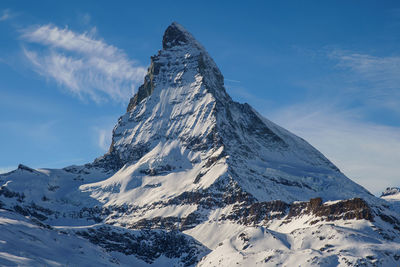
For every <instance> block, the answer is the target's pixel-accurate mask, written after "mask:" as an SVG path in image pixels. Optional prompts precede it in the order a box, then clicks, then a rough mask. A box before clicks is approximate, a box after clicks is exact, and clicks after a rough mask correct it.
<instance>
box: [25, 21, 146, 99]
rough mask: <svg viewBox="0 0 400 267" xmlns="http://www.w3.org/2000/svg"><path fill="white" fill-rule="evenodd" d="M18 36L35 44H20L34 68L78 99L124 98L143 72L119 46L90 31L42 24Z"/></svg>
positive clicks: (141, 78)
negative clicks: (106, 41) (98, 37)
mask: <svg viewBox="0 0 400 267" xmlns="http://www.w3.org/2000/svg"><path fill="white" fill-rule="evenodd" d="M21 37H22V39H23V40H25V41H26V42H27V43H29V45H31V46H32V45H36V47H35V48H32V47H30V48H27V47H26V46H24V48H23V54H24V55H25V57H26V58H27V59H28V60H29V62H30V63H31V64H32V66H33V68H34V70H35V71H36V72H37V73H39V74H40V75H42V76H44V77H46V78H47V79H50V80H54V81H56V82H57V83H58V84H59V85H60V86H62V87H63V88H66V89H67V90H69V91H70V92H71V93H73V94H74V95H76V96H78V97H80V98H81V99H84V98H85V97H89V98H91V99H92V100H94V101H95V102H102V101H104V100H107V99H111V100H113V101H116V102H126V101H127V100H128V99H129V97H130V96H131V95H132V94H133V91H134V88H135V87H136V86H137V85H139V84H140V83H141V82H142V81H143V77H144V75H145V73H146V68H145V67H143V66H140V65H139V64H138V63H137V62H135V61H134V60H131V59H129V58H128V56H127V55H126V54H125V53H124V52H123V51H122V50H121V49H119V48H117V47H115V46H113V45H109V44H107V43H105V42H104V41H103V40H98V39H95V38H94V37H93V36H92V34H91V33H87V32H85V33H76V32H74V31H72V30H70V29H68V28H64V29H61V28H59V27H57V26H54V25H42V26H36V27H31V28H28V29H25V30H24V31H23V33H22V35H21ZM37 45H39V47H37Z"/></svg>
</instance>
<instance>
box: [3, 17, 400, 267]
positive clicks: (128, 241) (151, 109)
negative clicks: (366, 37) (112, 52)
mask: <svg viewBox="0 0 400 267" xmlns="http://www.w3.org/2000/svg"><path fill="white" fill-rule="evenodd" d="M0 186H1V187H0V201H1V202H0V204H1V205H0V206H1V207H2V208H3V210H0V225H2V227H3V228H4V229H7V230H8V231H12V232H15V233H18V234H17V235H9V234H8V232H7V231H0V240H3V241H4V242H0V251H2V252H4V253H3V254H2V253H0V264H11V263H16V264H19V263H21V262H22V265H42V264H46V265H57V264H78V265H79V264H81V265H85V266H99V265H100V266H101V265H105V266H110V265H111V266H113V265H116V266H132V265H134V266H147V265H149V266H166V265H172V266H194V265H198V266H234V265H248V266H255V265H259V266H276V265H283V266H299V265H300V266H315V265H317V266H337V265H340V266H349V265H350V266H359V265H366V266H395V265H396V264H399V263H400V253H399V251H400V215H399V213H398V210H397V208H396V207H395V206H394V205H393V206H392V205H391V204H390V203H389V202H386V201H385V200H383V199H379V198H376V197H375V196H373V195H372V194H370V193H369V192H368V191H367V190H365V189H364V188H363V187H361V186H360V185H358V184H356V183H354V182H353V181H351V180H350V179H348V178H347V177H346V176H345V175H344V174H343V173H341V172H340V170H339V169H338V168H337V167H336V166H334V165H333V164H332V163H331V162H330V161H329V160H328V159H327V158H325V157H324V156H323V155H322V154H321V153H320V152H319V151H317V150H316V149H315V148H313V147H312V146H311V145H310V144H308V143H307V142H306V141H305V140H303V139H301V138H300V137H298V136H296V135H294V134H292V133H290V132H289V131H287V130H285V129H283V128H282V127H280V126H278V125H276V124H274V123H272V122H271V121H269V120H267V119H265V118H263V117H262V116H261V115H260V114H258V113H257V112H256V111H255V110H254V109H253V108H252V107H251V106H250V105H248V104H240V103H237V102H235V101H233V100H232V99H231V97H230V96H229V95H228V94H227V91H226V89H225V86H224V78H223V75H222V74H221V72H220V70H219V69H218V67H217V65H216V64H215V62H214V61H213V60H212V58H211V57H210V55H209V54H208V53H207V51H206V50H205V49H204V47H203V46H202V45H201V44H200V43H199V42H198V41H196V39H195V38H194V37H193V35H191V34H190V33H189V32H188V31H187V30H186V29H184V28H183V27H182V26H181V25H179V24H178V23H176V22H174V23H172V24H171V25H170V26H169V27H168V28H167V29H166V31H165V33H164V36H163V40H162V50H160V51H159V52H158V54H157V55H155V56H152V57H151V64H150V67H149V68H148V73H147V75H146V76H145V78H144V83H143V85H142V86H140V88H139V89H138V90H137V93H136V94H135V95H134V96H133V97H132V98H131V99H130V101H129V105H128V107H127V112H126V113H125V114H124V115H123V116H121V117H120V118H119V119H118V122H117V125H116V126H115V127H114V129H113V135H112V144H111V146H110V149H109V151H108V152H107V153H106V154H105V155H103V156H102V157H99V158H97V159H96V160H95V161H94V162H92V163H88V164H85V165H83V166H69V167H66V168H64V169H32V168H29V167H27V166H23V165H20V167H19V168H18V169H17V170H15V171H12V172H10V173H7V174H3V175H1V176H0ZM11 222H12V223H11ZM27 236H29V237H30V238H29V240H30V241H29V242H28V241H27ZM49 240H50V241H49ZM54 240H61V242H64V243H65V244H77V245H74V246H71V247H70V249H69V250H68V253H69V254H70V255H72V256H73V257H71V258H72V262H71V261H67V260H66V259H65V258H64V257H65V256H64V257H63V256H62V255H63V254H64V251H63V249H62V246H60V245H57V242H54ZM28 243H29V245H28ZM43 244H48V245H47V246H46V245H43ZM21 248H23V249H21ZM21 251H22V253H21ZM21 257H22V258H23V259H20V258H21ZM93 257H95V258H96V260H97V262H94V261H92V259H93ZM74 259H75V261H74ZM18 261H19V262H18ZM10 262H11V263H10Z"/></svg>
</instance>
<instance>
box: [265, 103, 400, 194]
mask: <svg viewBox="0 0 400 267" xmlns="http://www.w3.org/2000/svg"><path fill="white" fill-rule="evenodd" d="M269 117H270V118H272V119H273V120H274V121H276V122H277V123H278V124H280V125H282V126H284V127H285V128H287V129H289V130H290V131H292V132H294V133H295V134H297V135H299V136H301V137H303V138H305V139H306V140H308V141H309V142H310V143H311V144H312V145H313V146H315V147H316V148H317V149H318V150H320V151H321V152H322V153H323V154H324V155H325V156H327V157H328V158H329V159H330V160H332V161H333V163H334V164H335V165H337V166H338V167H339V168H340V169H341V170H342V171H343V172H344V173H345V174H346V175H347V176H348V177H349V178H351V179H353V180H354V181H356V182H357V183H359V184H361V185H362V186H364V187H366V188H367V189H368V190H370V191H371V192H372V193H374V194H380V192H382V190H384V189H385V188H386V187H388V186H399V185H400V165H399V162H400V128H399V127H388V126H382V125H376V124H372V123H368V122H363V121H362V120H361V119H360V118H361V116H360V114H359V113H358V111H356V110H341V109H339V108H337V107H334V106H329V105H321V104H318V103H304V104H301V105H295V106H290V107H286V108H283V109H281V110H279V111H277V112H276V113H274V114H272V115H270V116H269Z"/></svg>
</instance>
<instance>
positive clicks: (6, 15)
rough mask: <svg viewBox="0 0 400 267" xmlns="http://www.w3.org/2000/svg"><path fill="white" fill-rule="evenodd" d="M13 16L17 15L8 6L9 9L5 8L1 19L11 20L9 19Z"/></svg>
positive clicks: (0, 16)
mask: <svg viewBox="0 0 400 267" xmlns="http://www.w3.org/2000/svg"><path fill="white" fill-rule="evenodd" d="M13 17H15V14H14V13H13V12H11V10H10V9H8V8H7V9H4V10H3V11H2V12H1V15H0V21H6V20H9V19H11V18H13Z"/></svg>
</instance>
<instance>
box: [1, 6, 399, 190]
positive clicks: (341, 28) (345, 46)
mask: <svg viewBox="0 0 400 267" xmlns="http://www.w3.org/2000/svg"><path fill="white" fill-rule="evenodd" d="M172 21H177V22H179V23H180V24H182V25H183V26H184V27H186V28H187V29H188V30H189V31H190V32H191V33H193V35H194V36H195V37H196V38H197V39H198V40H199V41H200V42H201V43H202V44H203V45H204V46H205V47H206V49H207V50H208V51H209V53H210V54H211V56H212V57H213V58H214V60H215V61H216V63H217V64H218V66H219V67H220V69H221V71H222V73H223V74H224V76H225V79H226V80H225V84H226V88H227V91H228V92H229V93H230V94H231V96H232V97H233V98H234V99H235V100H237V101H239V102H248V103H249V104H251V105H252V106H254V107H255V108H256V109H257V110H258V111H260V112H261V113H262V114H263V115H265V116H266V117H267V118H269V119H271V120H273V121H274V122H277V123H278V124H280V125H282V126H284V127H286V128H288V129H289V130H291V131H293V132H294V133H296V134H298V135H300V136H301V137H303V138H305V139H306V140H308V141H309V142H310V143H311V144H312V145H314V146H315V147H317V148H318V149H319V150H320V151H321V152H323V153H324V154H325V155H326V156H327V157H328V158H329V159H331V160H332V161H333V162H334V163H335V164H336V165H338V167H339V168H340V169H341V170H342V171H343V172H344V173H345V174H347V175H348V176H349V177H350V178H351V179H353V180H355V181H357V182H358V183H360V184H361V185H363V186H365V187H366V188H367V189H369V190H370V191H371V192H373V193H375V194H379V192H380V191H382V190H383V189H384V188H385V187H386V186H395V185H397V186H400V167H399V165H400V164H399V162H400V4H399V3H398V2H397V1H393V2H391V1H330V2H328V1H286V2H283V1H280V2H278V1H277V2H272V1H271V2H270V1H253V2H251V1H250V2H247V3H246V4H244V2H242V1H202V2H201V3H200V2H198V1H175V2H174V4H172V3H166V1H151V2H149V3H145V2H144V1H140V2H134V1H118V2H115V1H40V2H37V1H18V2H17V1H1V2H0V33H1V34H0V77H1V79H0V114H1V116H0V125H1V128H0V129H1V131H0V140H1V147H2V153H1V154H0V172H2V171H3V172H4V171H7V170H10V169H13V168H15V167H16V166H17V165H18V164H19V163H23V164H26V165H28V166H31V167H64V166H67V165H71V164H82V163H86V162H90V161H92V160H93V159H94V158H96V157H98V156H99V155H101V154H103V153H104V152H105V151H106V149H107V147H108V144H109V141H110V134H111V130H112V127H113V126H114V124H115V123H116V121H117V119H118V117H119V116H120V115H122V114H123V113H124V112H125V109H126V105H127V102H128V100H129V98H130V96H131V95H132V94H133V92H134V90H135V89H136V88H137V86H138V85H140V83H141V81H142V77H143V73H144V71H145V69H146V68H147V66H148V64H149V62H150V59H149V58H150V56H151V55H153V54H155V53H156V52H157V50H159V49H160V48H161V38H162V34H163V32H164V30H165V29H166V27H167V26H168V25H169V24H170V23H171V22H172Z"/></svg>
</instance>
